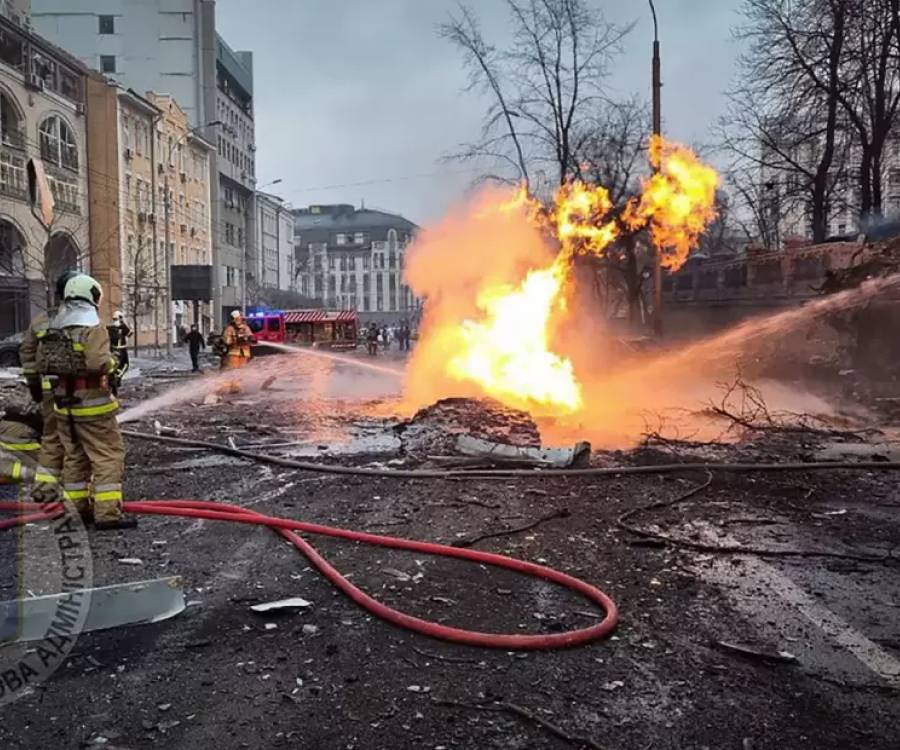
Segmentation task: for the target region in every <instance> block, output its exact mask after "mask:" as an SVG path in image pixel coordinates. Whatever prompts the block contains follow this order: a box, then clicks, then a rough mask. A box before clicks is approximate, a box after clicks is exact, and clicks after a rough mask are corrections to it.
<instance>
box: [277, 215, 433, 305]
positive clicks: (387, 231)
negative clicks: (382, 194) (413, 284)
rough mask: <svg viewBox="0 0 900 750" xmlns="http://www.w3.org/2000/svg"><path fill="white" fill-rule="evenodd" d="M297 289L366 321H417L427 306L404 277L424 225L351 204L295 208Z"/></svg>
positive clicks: (324, 303) (302, 293) (305, 294)
mask: <svg viewBox="0 0 900 750" xmlns="http://www.w3.org/2000/svg"><path fill="white" fill-rule="evenodd" d="M293 213H294V248H295V254H296V267H297V289H298V291H299V292H300V294H301V295H303V296H304V297H309V298H311V299H314V300H317V301H318V302H319V303H321V304H322V306H323V307H327V308H332V309H339V310H357V311H358V312H359V313H360V318H361V319H362V320H363V321H376V322H396V321H397V320H403V319H406V320H410V321H411V320H414V319H417V318H418V315H419V311H420V310H421V301H420V300H418V299H417V298H415V297H414V296H413V294H412V291H411V290H410V288H409V287H408V286H407V285H406V283H405V282H404V279H403V268H404V259H405V254H406V251H407V249H408V248H409V246H410V244H411V243H412V241H413V239H414V237H415V234H416V232H417V231H418V229H419V228H418V226H416V225H415V224H413V223H412V222H411V221H409V220H408V219H405V218H403V217H402V216H398V215H397V214H391V213H387V212H385V211H377V210H372V209H366V208H359V209H357V208H355V207H354V206H352V205H350V204H344V203H341V204H334V205H312V206H309V207H308V208H302V209H296V210H294V212H293Z"/></svg>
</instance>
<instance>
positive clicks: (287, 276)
mask: <svg viewBox="0 0 900 750" xmlns="http://www.w3.org/2000/svg"><path fill="white" fill-rule="evenodd" d="M256 207H257V222H256V224H257V227H258V231H259V237H258V239H257V243H256V246H257V247H258V248H259V259H258V263H257V269H256V274H257V278H258V279H259V284H258V287H259V289H260V290H266V289H278V290H280V291H296V279H295V274H294V215H293V213H292V209H291V206H290V204H288V203H285V202H284V200H283V199H282V198H279V197H278V196H276V195H271V194H269V193H263V192H258V193H257V194H256ZM254 296H255V297H260V296H264V295H262V294H260V293H259V292H257V293H256V294H255V295H254ZM253 301H254V302H259V301H260V300H259V299H254V300H253Z"/></svg>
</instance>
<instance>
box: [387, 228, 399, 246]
mask: <svg viewBox="0 0 900 750" xmlns="http://www.w3.org/2000/svg"><path fill="white" fill-rule="evenodd" d="M388 245H389V246H390V247H391V248H395V247H397V230H396V229H388Z"/></svg>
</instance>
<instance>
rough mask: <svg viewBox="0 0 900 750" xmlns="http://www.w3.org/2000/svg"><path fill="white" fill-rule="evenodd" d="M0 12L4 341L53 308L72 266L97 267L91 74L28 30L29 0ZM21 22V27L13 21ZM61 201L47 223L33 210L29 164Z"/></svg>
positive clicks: (0, 310) (0, 326) (0, 325)
mask: <svg viewBox="0 0 900 750" xmlns="http://www.w3.org/2000/svg"><path fill="white" fill-rule="evenodd" d="M0 10H2V11H3V14H2V15H0V337H2V336H5V335H8V334H10V333H13V332H16V331H19V330H22V329H23V328H24V327H25V326H26V325H27V323H28V322H29V320H30V319H31V317H32V315H33V314H35V313H36V312H38V311H40V310H43V309H46V307H47V306H48V304H50V295H51V287H52V282H53V280H54V279H55V278H56V276H57V275H58V274H59V273H60V272H62V271H63V270H65V269H67V268H72V267H76V266H78V267H80V268H82V269H84V270H91V266H92V263H91V257H90V251H91V245H90V242H89V236H88V204H87V195H88V184H87V174H88V169H87V167H86V156H87V150H86V124H85V116H84V112H85V108H84V87H85V76H86V74H87V70H86V69H85V68H84V67H83V66H82V65H81V63H79V61H78V60H76V59H74V58H72V57H71V56H70V55H68V54H67V53H66V52H64V51H63V50H61V49H59V48H57V47H55V46H54V45H52V44H50V43H49V42H47V41H46V40H44V39H42V38H40V37H38V36H36V35H35V34H33V33H32V32H31V31H29V29H28V26H27V23H26V21H27V15H23V13H24V11H26V10H27V3H23V2H21V1H20V0H17V2H14V3H5V4H4V5H3V6H2V7H0ZM13 18H15V19H17V21H18V23H17V22H16V21H14V20H13ZM32 159H33V160H35V161H36V162H39V163H40V164H42V165H43V171H44V172H45V173H46V177H47V182H48V184H49V187H50V189H51V191H52V194H53V198H54V200H55V210H54V213H53V216H52V219H51V220H50V221H49V223H45V221H44V220H42V218H39V214H38V212H36V211H33V210H32V206H31V204H30V201H29V191H28V178H27V169H28V162H29V160H32Z"/></svg>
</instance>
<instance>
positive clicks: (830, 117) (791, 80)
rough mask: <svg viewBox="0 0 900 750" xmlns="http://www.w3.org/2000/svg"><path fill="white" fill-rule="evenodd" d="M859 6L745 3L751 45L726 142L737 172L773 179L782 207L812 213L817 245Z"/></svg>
mask: <svg viewBox="0 0 900 750" xmlns="http://www.w3.org/2000/svg"><path fill="white" fill-rule="evenodd" d="M856 2H857V0H744V5H743V16H744V23H743V25H741V26H740V27H739V28H738V29H736V31H735V35H736V37H737V38H738V39H740V40H742V41H743V42H745V43H746V44H747V50H746V52H745V53H744V54H743V55H742V56H741V58H740V61H739V62H740V69H741V73H740V79H739V83H738V84H737V86H736V87H735V88H734V89H733V90H732V91H731V92H730V94H729V100H730V106H729V111H728V114H727V115H726V117H725V118H723V122H722V127H721V129H720V132H721V136H722V138H721V140H722V143H723V146H724V147H725V149H726V150H727V151H728V152H730V153H731V154H732V156H733V157H734V160H735V163H736V164H735V165H733V166H737V165H738V164H740V163H743V164H745V165H753V166H755V167H756V168H759V169H760V170H762V172H763V173H764V174H765V175H766V176H765V177H764V178H763V180H762V182H763V183H765V182H767V181H769V180H770V179H773V178H772V177H769V175H775V178H774V179H776V180H778V181H779V182H780V183H781V187H782V189H783V195H782V200H783V201H797V202H798V203H799V205H802V206H804V207H806V206H808V211H809V214H810V218H811V224H812V233H813V239H814V240H815V241H822V240H824V239H825V237H826V235H827V231H828V213H829V207H830V206H829V197H830V195H831V193H832V192H833V191H834V186H835V182H836V178H835V167H836V166H840V165H839V163H838V161H837V159H836V156H837V154H839V153H840V152H841V149H842V147H841V144H840V143H839V140H840V139H841V137H842V135H843V130H842V128H841V125H842V123H841V120H840V117H839V113H840V110H841V91H842V85H843V84H842V78H841V73H842V70H841V65H842V62H843V61H844V59H845V47H846V44H847V35H848V25H849V24H850V19H851V16H852V14H853V10H854V9H853V6H854V4H855V3H856Z"/></svg>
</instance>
